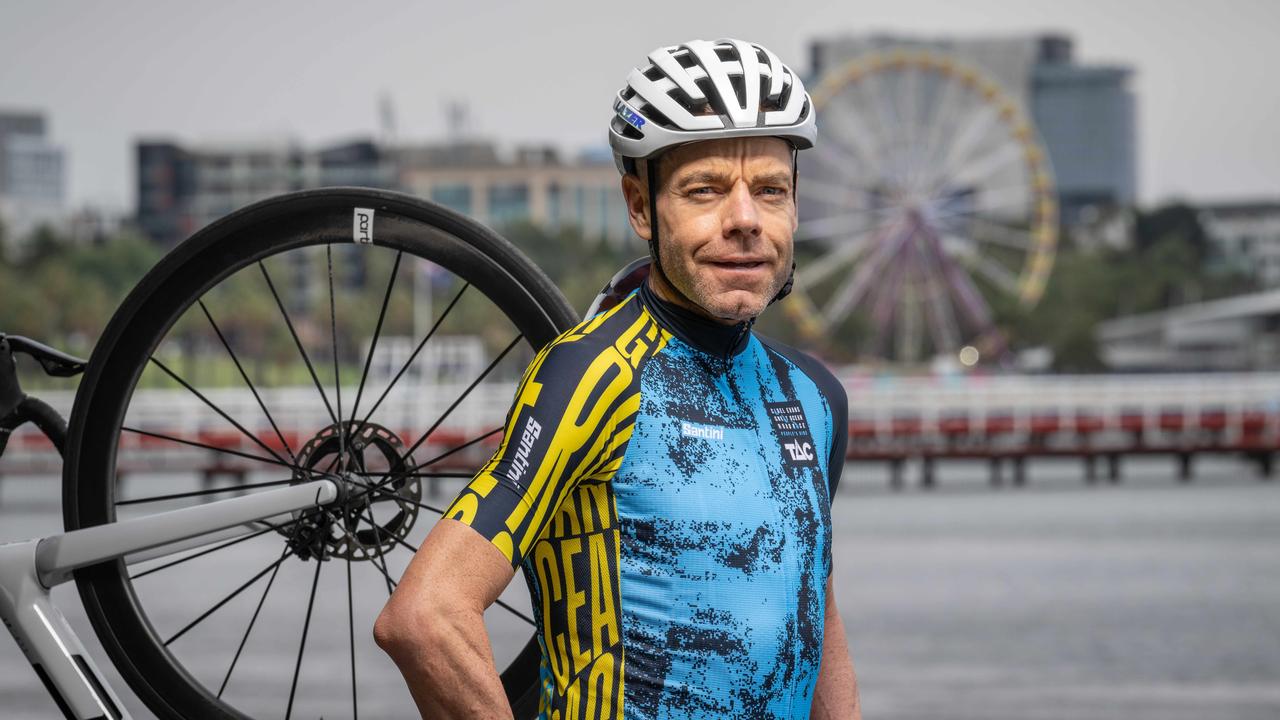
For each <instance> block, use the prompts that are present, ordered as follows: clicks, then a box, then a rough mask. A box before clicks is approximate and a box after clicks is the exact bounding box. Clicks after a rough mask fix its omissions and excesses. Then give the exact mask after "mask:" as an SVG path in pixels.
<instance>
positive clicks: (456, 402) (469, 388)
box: [400, 333, 524, 464]
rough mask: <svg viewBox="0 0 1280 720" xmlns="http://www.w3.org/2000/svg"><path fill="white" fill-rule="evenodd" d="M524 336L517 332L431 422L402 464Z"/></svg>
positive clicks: (407, 453)
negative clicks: (478, 375) (477, 375)
mask: <svg viewBox="0 0 1280 720" xmlns="http://www.w3.org/2000/svg"><path fill="white" fill-rule="evenodd" d="M523 337H524V335H523V334H519V333H517V334H516V336H515V338H514V339H513V340H512V341H511V344H509V345H507V346H506V347H505V348H503V349H502V352H500V353H498V357H496V358H494V359H493V362H491V363H489V367H487V368H485V369H484V372H482V373H480V377H478V378H476V379H475V380H474V381H472V383H471V384H470V385H468V386H467V389H466V390H463V391H462V394H461V395H459V396H458V399H457V400H454V401H453V404H452V405H450V406H449V408H448V409H447V410H445V411H444V414H443V415H441V416H440V417H439V418H437V419H436V421H435V422H434V423H432V424H431V427H429V428H427V431H426V432H424V433H422V437H420V438H418V441H417V442H415V443H414V444H413V445H411V446H410V447H409V449H408V450H406V451H404V454H402V455H401V456H400V462H401V464H403V463H404V461H405V460H406V459H408V457H409V456H410V455H412V454H413V451H414V450H417V449H418V446H419V445H421V444H422V443H424V442H426V439H427V438H428V437H430V436H431V433H433V432H435V431H436V428H438V427H440V424H441V423H443V422H444V421H445V418H447V417H449V414H450V413H452V412H453V411H454V410H455V409H456V408H457V407H458V406H459V405H461V404H462V401H463V400H466V399H467V396H468V395H470V394H471V391H472V390H475V389H476V386H477V385H479V384H480V383H481V381H483V380H484V379H485V377H487V376H488V375H489V373H491V372H493V369H494V368H496V367H498V363H500V362H502V359H503V358H504V357H506V356H507V353H509V352H511V350H512V349H514V348H515V346H516V345H517V344H518V343H519V342H520V340H521V339H522V338H523Z"/></svg>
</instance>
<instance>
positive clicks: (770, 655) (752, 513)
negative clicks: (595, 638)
mask: <svg viewBox="0 0 1280 720" xmlns="http://www.w3.org/2000/svg"><path fill="white" fill-rule="evenodd" d="M832 430H833V427H832V415H831V412H830V408H829V407H828V406H827V402H826V400H824V398H823V396H822V395H821V393H820V392H819V390H818V388H817V387H816V386H815V385H814V383H813V381H812V380H810V379H809V378H808V376H807V375H805V374H803V373H801V372H800V371H799V370H798V369H797V368H796V366H795V365H794V364H792V363H791V362H789V361H788V360H786V359H785V358H784V357H783V356H782V355H780V354H778V353H776V352H774V351H772V350H770V349H768V348H766V347H765V346H764V345H763V344H762V343H761V342H760V341H759V340H757V339H755V338H754V337H753V338H751V339H750V341H749V342H748V344H747V347H746V348H745V349H744V350H743V351H742V352H740V353H738V354H736V355H734V356H732V357H730V358H717V357H714V356H712V355H709V354H707V353H704V352H701V351H699V350H697V349H694V348H692V347H691V346H689V345H687V344H686V343H684V342H682V341H680V340H679V339H676V340H672V341H671V342H670V343H668V344H667V346H666V348H665V349H663V350H662V351H661V352H660V353H659V354H658V355H656V356H655V357H653V358H652V359H651V360H650V361H649V362H648V363H647V364H646V366H645V367H644V370H643V373H642V375H641V392H640V410H639V413H638V414H637V417H636V421H635V428H634V432H633V435H632V437H631V439H630V442H629V444H628V448H627V452H626V457H625V459H624V460H623V463H622V465H621V467H620V468H619V470H618V472H617V474H616V475H615V476H614V478H613V480H612V483H613V489H614V494H615V498H616V501H617V514H618V521H619V527H620V532H621V561H620V563H621V581H620V585H621V609H622V618H623V623H622V624H623V641H624V647H625V658H626V661H625V672H626V677H625V681H624V687H625V693H626V694H625V702H624V709H625V713H626V716H627V717H634V718H717V719H719V718H725V717H751V718H793V717H794V718H802V717H808V715H809V711H810V703H811V700H812V696H813V688H814V685H815V683H816V681H817V676H818V667H819V664H820V661H821V648H822V626H823V613H824V603H825V583H826V578H827V575H828V573H829V570H830V551H829V547H830V520H829V504H830V500H829V498H828V481H827V472H828V464H827V460H828V456H829V454H830V452H831V448H832V439H831V436H832Z"/></svg>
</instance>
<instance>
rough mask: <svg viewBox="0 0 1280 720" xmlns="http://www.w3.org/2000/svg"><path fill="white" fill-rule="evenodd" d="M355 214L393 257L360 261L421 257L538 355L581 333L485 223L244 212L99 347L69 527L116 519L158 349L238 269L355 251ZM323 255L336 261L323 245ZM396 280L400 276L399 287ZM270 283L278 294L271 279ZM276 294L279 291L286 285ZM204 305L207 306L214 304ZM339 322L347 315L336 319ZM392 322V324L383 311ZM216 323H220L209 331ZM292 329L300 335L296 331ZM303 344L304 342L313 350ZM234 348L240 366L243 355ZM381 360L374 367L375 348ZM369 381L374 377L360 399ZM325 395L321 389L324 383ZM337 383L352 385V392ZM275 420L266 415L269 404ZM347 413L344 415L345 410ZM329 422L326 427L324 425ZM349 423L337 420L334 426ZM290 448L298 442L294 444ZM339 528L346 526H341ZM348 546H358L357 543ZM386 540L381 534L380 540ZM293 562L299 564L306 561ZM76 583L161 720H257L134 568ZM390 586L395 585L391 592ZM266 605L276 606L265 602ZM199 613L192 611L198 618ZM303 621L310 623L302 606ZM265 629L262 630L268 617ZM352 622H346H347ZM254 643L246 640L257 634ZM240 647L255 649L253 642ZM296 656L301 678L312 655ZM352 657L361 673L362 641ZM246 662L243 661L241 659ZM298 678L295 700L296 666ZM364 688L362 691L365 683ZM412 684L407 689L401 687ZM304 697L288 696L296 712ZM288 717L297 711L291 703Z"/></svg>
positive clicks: (92, 573)
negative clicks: (491, 310) (154, 611)
mask: <svg viewBox="0 0 1280 720" xmlns="http://www.w3.org/2000/svg"><path fill="white" fill-rule="evenodd" d="M355 208H371V209H374V210H375V221H374V223H375V224H374V233H373V240H372V244H371V245H368V246H366V247H370V248H383V250H377V251H374V250H367V251H360V252H391V251H396V252H397V253H401V252H402V253H403V254H404V255H405V256H416V257H419V258H423V259H425V260H428V261H430V262H432V263H435V264H436V265H438V266H440V267H443V268H445V269H446V270H448V271H450V272H452V273H454V274H455V275H456V276H457V277H458V278H460V279H461V280H463V281H466V282H467V283H469V284H470V285H471V286H472V287H474V288H475V289H476V290H478V291H479V292H480V294H482V295H483V296H484V297H485V298H487V299H488V300H489V301H490V302H492V303H493V305H495V306H496V307H497V309H498V311H500V312H501V313H502V314H504V315H505V316H506V318H507V319H508V320H509V321H510V322H511V324H512V325H514V326H515V328H516V329H517V330H518V331H519V333H520V335H522V336H523V337H524V339H525V341H527V343H528V345H529V346H530V348H531V349H532V350H536V349H538V348H541V347H542V346H543V345H545V344H546V343H547V342H549V341H550V340H552V339H553V338H554V337H555V336H556V335H558V334H559V333H560V332H562V331H563V330H565V329H567V328H568V327H570V326H571V325H573V324H574V323H575V322H577V316H576V315H575V313H574V312H573V310H572V308H571V307H570V306H569V304H568V303H567V302H566V300H565V299H564V296H563V295H562V294H561V293H560V292H559V290H558V289H557V288H556V287H555V286H554V285H553V284H552V283H551V282H550V281H549V280H548V279H547V277H546V276H545V275H544V274H543V273H542V272H541V271H540V270H539V269H538V268H537V267H536V266H534V265H533V264H532V263H531V262H530V261H529V260H528V259H527V258H526V257H525V256H524V255H523V254H522V253H520V252H519V251H518V250H517V249H516V248H515V247H513V246H512V245H511V244H510V243H508V242H507V241H505V240H504V239H503V238H501V237H500V236H498V235H497V234H495V233H494V232H492V231H490V230H488V229H487V228H485V227H483V226H481V225H479V224H478V223H475V222H473V221H471V220H469V219H467V218H465V217H463V216H461V215H459V214H457V213H454V212H452V211H449V210H447V209H445V208H442V207H439V206H437V205H434V204H432V203H429V202H425V201H422V200H419V199H416V198H413V197H409V196H406V195H402V194H398V193H392V192H386V191H375V190H368V189H359V188H333V189H323V190H315V191H306V192H300V193H294V194H290V195H285V196H281V197H276V198H273V199H269V200H265V201H262V202H259V203H257V204H254V205H251V206H249V207H246V208H244V209H242V210H240V211H237V212H235V213H232V214H231V215H228V216H227V217H225V218H223V219H222V220H220V221H218V222H216V223H214V224H212V225H210V226H209V227H207V228H205V229H204V230H202V231H200V232H198V233H196V234H195V235H194V236H192V237H191V238H190V239H189V240H187V241H185V242H183V243H182V244H180V245H179V246H177V247H176V248H174V250H173V251H171V252H170V253H169V254H168V255H167V256H166V257H165V258H164V259H163V260H161V262H160V263H158V264H157V265H156V266H155V267H154V268H153V269H152V270H151V271H150V272H149V273H148V274H147V275H146V277H145V278H143V280H142V281H141V282H140V283H139V284H138V286H137V287H136V288H135V289H134V290H133V291H132V292H131V293H130V295H129V296H128V298H127V299H126V300H125V301H124V303H123V304H122V305H121V307H120V308H119V310H118V311H117V312H116V313H115V315H114V317H113V318H112V320H111V322H110V324H109V325H108V326H107V328H106V330H105V331H104V333H103V335H102V337H101V339H100V340H99V342H98V344H97V346H96V347H95V348H94V352H93V355H92V358H91V359H90V361H89V365H88V370H87V372H86V373H85V376H84V379H83V380H82V381H81V383H80V386H79V390H78V392H77V395H76V401H75V406H74V408H73V411H72V414H71V419H70V429H69V433H68V442H67V451H66V462H65V466H64V476H63V493H64V503H63V506H64V523H65V526H66V528H67V529H68V530H75V529H78V528H84V527H90V526H95V525H100V524H104V523H110V522H114V521H115V520H116V519H117V501H118V500H119V498H118V497H117V492H118V490H119V487H118V481H119V480H120V479H121V477H118V475H119V476H122V475H123V473H117V460H118V458H117V448H118V446H119V443H120V441H121V437H122V435H125V434H126V432H125V430H124V425H125V415H126V411H127V409H128V408H129V406H130V403H131V402H132V399H133V397H134V391H135V386H136V385H137V383H138V381H139V378H140V376H141V375H142V373H143V370H144V368H147V367H150V365H151V364H150V360H151V358H152V353H153V352H156V351H157V348H158V347H159V346H160V343H161V341H162V340H164V339H165V337H166V335H167V334H168V333H169V332H170V331H171V329H173V328H174V327H175V323H176V322H177V321H178V320H179V318H181V317H183V314H184V313H185V312H187V311H188V310H189V309H191V308H193V307H195V305H196V301H197V300H198V299H201V298H203V297H204V296H205V294H206V292H208V291H210V290H211V288H214V287H215V286H217V285H218V284H219V283H220V282H223V281H224V280H225V279H227V278H229V277H231V276H232V274H233V273H235V272H237V271H238V270H241V269H243V268H249V267H250V266H253V265H259V264H260V263H259V261H262V260H264V259H266V258H268V257H271V256H273V255H276V254H278V253H283V252H289V251H294V252H312V250H306V249H304V250H299V249H300V248H310V247H312V246H317V245H325V244H329V245H331V246H332V247H338V246H339V245H341V246H345V247H355V246H356V245H354V244H353V243H352V239H353V237H352V236H353V209H355ZM324 252H326V253H332V252H333V251H332V250H331V249H330V248H325V250H324ZM340 252H349V251H346V250H343V251H340ZM400 267H401V265H400V255H399V254H397V255H396V264H395V266H394V268H395V269H398V268H400ZM261 268H262V274H263V275H264V276H265V275H267V271H266V269H265V268H266V266H265V265H261ZM395 269H393V270H392V272H391V275H393V276H394V275H395V272H396V270H395ZM250 272H252V271H250ZM332 272H333V271H332V265H330V302H331V303H332V302H333V301H332V296H333V294H334V291H333V284H332V283H333V280H332ZM267 282H268V284H269V283H270V278H268V281H267ZM386 292H387V297H388V298H389V297H391V289H390V287H389V288H388V289H387V291H386ZM271 293H272V294H273V295H275V294H276V293H275V288H274V287H273V288H272V289H271ZM459 294H461V292H460V293H459ZM473 294H474V293H473ZM279 298H280V296H279V295H276V299H277V302H278V303H280V305H279V307H281V308H282V314H284V313H285V311H284V310H283V308H284V303H283V301H281V300H280V299H279ZM200 306H201V307H202V308H203V307H204V303H203V301H201V303H200ZM450 307H452V306H450ZM192 312H194V310H193V311H192ZM334 314H335V316H336V315H337V313H336V311H335V313H334ZM383 314H386V302H385V300H384V303H383ZM446 314H447V311H446ZM286 317H287V315H286ZM336 322H337V320H336V319H335V320H334V323H335V324H336ZM369 322H370V323H372V322H373V318H369ZM213 324H214V322H213V320H212V318H210V325H213ZM379 327H381V321H379ZM215 329H216V326H215ZM326 329H327V328H326ZM290 332H291V333H292V332H293V328H292V325H290ZM219 335H221V333H219ZM338 335H339V334H338V332H337V330H336V325H335V329H334V331H333V333H332V336H333V355H334V357H335V358H337V357H338V356H339V350H338ZM295 337H296V335H295ZM517 337H519V336H517ZM298 342H299V344H302V341H298ZM515 342H516V341H513V344H515ZM224 343H225V341H224ZM374 344H375V345H376V336H375V339H374ZM226 347H227V352H228V353H232V356H233V358H234V353H233V351H232V348H231V346H230V345H227V346H226ZM370 353H371V354H370V356H371V357H372V351H370ZM334 363H335V365H334V373H335V374H338V373H339V371H338V369H337V360H336V359H335V360H334ZM237 366H239V361H237ZM308 367H310V362H309V361H308ZM366 367H367V366H366ZM366 372H367V369H366ZM486 372H487V371H486ZM246 377H247V376H246ZM313 377H315V371H313ZM481 377H482V378H483V377H484V376H483V375H482V376H481ZM363 384H364V379H363V378H362V379H361V388H362V390H363ZM316 385H317V387H319V386H320V381H319V379H318V378H317V380H316ZM337 386H338V387H341V383H337ZM321 394H323V391H321ZM326 403H327V399H326ZM263 410H264V412H266V406H265V405H263ZM343 412H344V415H345V409H344V411H343ZM268 417H269V414H268ZM353 418H354V414H353ZM323 421H324V422H327V421H328V420H327V418H325V419H324V420H323ZM338 425H339V424H337V423H335V425H334V427H338ZM350 427H355V426H354V425H352V426H350ZM281 442H282V443H285V444H286V446H287V445H288V443H287V442H286V441H285V439H284V437H283V436H282V437H281ZM292 455H293V453H292V451H290V456H291V457H292ZM299 457H301V453H300V454H299ZM296 462H300V461H296ZM388 462H391V461H388ZM415 469H416V468H415ZM368 477H370V476H366V478H368ZM130 482H133V481H132V479H131V480H130ZM419 482H420V481H419ZM397 492H399V491H397ZM367 494H368V495H369V498H370V502H371V503H372V502H373V501H374V500H376V499H377V498H375V497H374V496H373V494H372V491H371V492H370V493H367ZM193 501H194V499H193ZM336 514H337V511H335V516H336ZM369 518H370V522H371V523H374V524H378V523H377V521H375V520H373V512H372V506H370V510H369ZM334 527H335V528H336V527H337V520H336V519H335V520H334ZM348 527H351V526H348ZM297 535H298V533H297V532H296V528H295V533H294V535H293V536H292V537H291V538H289V539H288V540H287V541H286V540H285V537H284V535H283V534H277V533H275V532H270V533H267V534H266V535H265V536H264V537H265V538H268V541H269V542H273V543H274V547H276V548H281V549H285V550H287V549H288V547H289V544H290V543H291V542H293V539H294V538H296V537H297ZM347 537H348V538H350V537H352V535H351V534H350V533H347ZM374 537H375V539H377V537H378V536H377V531H376V530H375V532H374ZM255 542H257V541H255ZM352 542H353V543H354V542H355V541H354V539H353V540H352ZM379 554H381V551H379ZM304 555H305V554H304ZM410 555H411V553H410ZM321 556H322V557H323V553H321ZM282 557H285V556H282ZM290 557H291V558H292V559H298V557H302V556H298V555H292V556H290ZM334 559H336V558H334ZM305 561H306V560H305V557H304V562H305ZM382 563H383V565H382V567H383V570H382V573H383V575H386V574H387V568H388V565H387V560H386V559H385V558H384V559H383V560H382ZM322 564H323V563H320V562H317V563H316V565H315V573H316V578H317V580H316V581H315V582H317V583H318V581H319V577H320V567H321V565H322ZM332 564H335V565H336V564H337V563H332ZM373 564H375V565H376V562H375V563H373ZM352 565H354V563H352V562H350V561H349V562H348V563H347V568H348V575H347V583H348V585H347V587H348V592H350V591H351V582H352V580H351V575H350V572H351V570H350V568H351V567H352ZM375 569H376V567H375ZM274 577H275V573H274V572H273V573H272V578H273V579H274ZM75 580H76V585H77V587H78V589H79V592H80V597H81V599H82V600H83V602H84V606H85V609H86V611H87V614H88V616H89V619H90V621H91V622H92V625H93V628H94V630H95V632H96V633H97V635H98V637H99V638H100V640H101V641H102V644H103V647H104V648H105V650H106V652H107V654H108V655H109V656H110V658H111V660H112V662H113V663H114V664H115V666H116V667H117V668H118V669H119V671H120V673H121V675H122V676H123V677H124V678H125V680H126V681H127V682H128V683H129V685H130V686H131V687H132V688H133V690H134V691H135V692H136V693H137V695H138V696H139V698H140V699H141V700H142V701H143V702H144V703H145V704H146V705H147V707H148V708H150V709H151V711H152V712H154V713H155V714H156V715H157V716H158V717H160V718H165V719H166V720H167V719H169V718H173V719H175V720H176V719H183V720H192V719H195V720H203V719H205V718H217V719H219V720H222V719H230V718H236V719H239V720H243V719H244V718H247V717H250V715H248V714H245V713H244V712H242V711H241V710H240V709H238V708H237V707H235V706H234V705H232V704H231V703H229V702H226V701H224V700H220V699H219V698H218V697H216V695H217V694H219V693H220V692H221V691H220V689H218V688H216V687H210V686H209V683H208V681H205V682H201V681H200V680H199V679H197V678H196V677H195V676H194V675H193V673H192V672H190V671H189V668H187V667H185V666H184V664H183V662H181V661H180V660H179V659H178V658H177V657H176V656H175V655H174V653H173V652H172V651H171V649H170V648H169V647H166V645H165V641H164V640H162V639H161V636H160V634H159V633H158V632H157V630H156V629H155V622H153V620H155V618H153V617H151V616H150V615H149V613H148V607H147V606H145V604H144V603H142V602H140V600H139V597H138V595H137V594H136V592H135V581H134V580H131V579H130V575H129V571H128V568H127V566H126V564H125V562H124V561H123V560H117V561H113V562H108V563H103V564H101V565H97V566H93V567H89V568H84V569H81V570H78V571H76V573H75ZM268 587H270V586H268ZM390 587H391V582H390V577H389V576H388V581H387V588H388V589H389V588H390ZM349 597H350V596H348V598H349ZM263 598H264V601H265V599H266V594H265V593H264V595H263ZM311 598H312V599H311V604H314V603H315V602H316V600H315V598H316V585H315V583H313V584H312V590H311ZM322 599H323V598H322ZM348 602H350V600H349V599H348ZM311 604H308V605H307V625H306V626H304V630H303V633H302V634H303V641H302V644H303V646H304V647H305V645H306V634H307V630H306V628H307V627H310V623H311V619H310V617H311ZM201 609H203V608H199V607H197V608H192V611H193V613H194V612H198V611H199V610H201ZM349 612H350V611H349ZM297 616H299V617H301V610H300V609H299V610H298V612H297ZM290 617H292V616H290ZM254 618H255V620H256V618H257V614H256V613H255V615H254ZM343 620H344V621H345V620H346V614H345V613H344V614H343ZM365 621H366V622H362V625H361V627H360V628H359V629H358V630H356V629H354V628H355V624H354V623H353V624H352V627H353V630H352V632H353V633H357V634H358V633H364V634H371V629H372V622H373V618H372V617H369V618H366V619H365ZM317 627H319V626H317ZM250 629H252V625H250ZM260 634H261V633H260ZM248 636H249V634H248V632H246V635H245V637H246V638H248ZM241 648H244V643H243V641H242V644H241ZM298 652H299V657H298V665H299V667H300V666H301V665H302V663H303V660H302V651H301V650H299V651H298ZM539 655H540V653H539V649H538V644H537V640H536V637H530V639H529V640H528V642H527V643H525V644H524V646H523V650H521V651H520V652H519V653H518V654H517V655H516V657H515V658H514V659H513V660H511V662H510V664H509V666H508V667H506V668H505V670H504V671H503V675H502V679H503V684H504V687H505V688H506V690H507V693H508V697H509V699H510V701H511V703H512V705H513V707H515V708H516V710H517V714H516V717H532V716H533V714H534V712H536V707H537V690H538V664H539ZM351 656H352V660H351V663H352V675H353V676H354V675H355V674H356V670H355V662H356V661H355V656H356V649H355V646H354V640H353V641H352V650H351ZM236 657H237V659H239V657H240V655H239V651H237V655H236ZM233 665H234V662H233ZM293 672H294V680H293V684H294V689H296V688H297V686H298V682H299V681H298V669H294V670H293ZM242 675H244V673H243V672H242ZM229 676H230V671H228V677H229ZM331 682H335V683H340V682H345V679H343V678H341V677H338V678H332V679H331ZM352 686H353V687H352V692H353V694H354V693H355V687H354V686H355V680H354V677H353V680H352ZM400 687H401V688H402V689H403V684H402V681H401V685H400ZM294 689H290V690H289V703H290V708H292V705H293V697H292V696H293V692H294ZM405 697H407V691H405ZM352 712H353V710H352V708H351V707H347V708H346V709H345V710H343V709H341V708H333V709H332V710H331V711H330V710H326V714H325V716H326V717H330V718H332V717H340V716H342V715H343V714H344V713H346V714H347V715H350V714H352ZM362 712H363V711H362ZM277 714H280V715H283V714H285V705H284V700H283V698H281V701H280V708H279V712H278V713H277ZM371 716H375V715H371Z"/></svg>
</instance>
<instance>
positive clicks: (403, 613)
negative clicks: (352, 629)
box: [373, 595, 444, 659]
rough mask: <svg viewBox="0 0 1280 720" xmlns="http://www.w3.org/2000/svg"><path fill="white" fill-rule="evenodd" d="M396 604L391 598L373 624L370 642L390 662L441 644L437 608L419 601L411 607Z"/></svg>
mask: <svg viewBox="0 0 1280 720" xmlns="http://www.w3.org/2000/svg"><path fill="white" fill-rule="evenodd" d="M396 600H397V598H396V596H394V595H393V596H392V598H391V599H390V600H388V601H387V604H386V606H385V607H383V608H382V612H381V613H379V614H378V619H377V620H375V621H374V623H373V641H374V643H376V644H377V646H378V647H379V648H381V649H382V651H383V652H385V653H387V654H388V655H390V656H391V657H392V658H393V659H396V658H400V657H407V656H411V655H414V654H416V653H417V652H418V651H419V649H421V648H422V647H424V646H429V645H432V644H433V643H437V642H439V641H440V640H441V638H440V637H438V634H439V630H440V629H441V627H442V626H443V625H444V623H443V618H442V616H441V613H440V607H439V606H438V605H436V604H433V603H430V602H425V601H423V600H422V599H419V600H418V601H417V602H415V603H413V604H412V605H408V604H405V603H403V602H397V601H396Z"/></svg>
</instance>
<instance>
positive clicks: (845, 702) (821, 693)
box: [812, 578, 862, 720]
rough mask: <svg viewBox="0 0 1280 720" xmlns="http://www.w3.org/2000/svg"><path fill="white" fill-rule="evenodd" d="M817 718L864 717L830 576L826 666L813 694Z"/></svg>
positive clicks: (824, 648)
mask: <svg viewBox="0 0 1280 720" xmlns="http://www.w3.org/2000/svg"><path fill="white" fill-rule="evenodd" d="M812 717H813V718H814V719H815V720H862V703H861V701H859V699H858V678H857V676H855V675H854V672H853V658H851V657H850V656H849V643H848V640H846V639H845V635H844V622H843V621H841V620H840V610H839V609H837V608H836V593H835V590H833V589H832V586H831V578H827V613H826V624H825V629H824V630H823V635H822V668H821V669H820V670H819V671H818V686H817V688H816V689H815V690H814V693H813V715H812Z"/></svg>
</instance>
